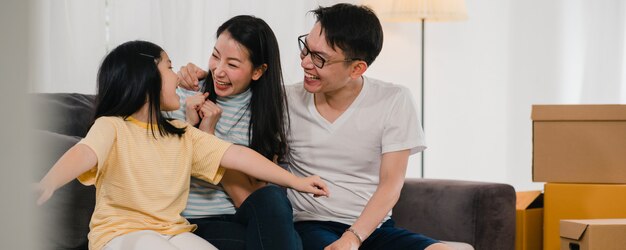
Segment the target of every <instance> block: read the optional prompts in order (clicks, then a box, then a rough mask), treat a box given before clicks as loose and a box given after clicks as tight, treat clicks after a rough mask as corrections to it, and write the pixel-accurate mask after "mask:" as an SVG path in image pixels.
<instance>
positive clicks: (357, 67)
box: [350, 60, 367, 79]
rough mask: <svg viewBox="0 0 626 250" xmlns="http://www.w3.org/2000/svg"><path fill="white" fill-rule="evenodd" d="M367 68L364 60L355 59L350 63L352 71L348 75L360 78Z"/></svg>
mask: <svg viewBox="0 0 626 250" xmlns="http://www.w3.org/2000/svg"><path fill="white" fill-rule="evenodd" d="M366 70H367V63H366V62H365V61H361V60H357V61H354V62H353V63H352V71H351V72H350V77H351V78H352V79H357V78H360V77H361V76H362V75H363V73H365V71H366Z"/></svg>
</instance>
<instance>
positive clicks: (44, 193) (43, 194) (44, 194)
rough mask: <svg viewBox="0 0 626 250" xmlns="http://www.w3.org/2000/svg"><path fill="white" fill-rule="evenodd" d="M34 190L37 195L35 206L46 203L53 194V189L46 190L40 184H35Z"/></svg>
mask: <svg viewBox="0 0 626 250" xmlns="http://www.w3.org/2000/svg"><path fill="white" fill-rule="evenodd" d="M35 190H36V191H37V193H38V194H39V198H38V199H37V205H38V206H41V205H42V204H44V203H46V201H48V200H49V199H50V197H52V195H53V194H54V188H46V187H44V185H42V184H41V183H37V185H36V187H35Z"/></svg>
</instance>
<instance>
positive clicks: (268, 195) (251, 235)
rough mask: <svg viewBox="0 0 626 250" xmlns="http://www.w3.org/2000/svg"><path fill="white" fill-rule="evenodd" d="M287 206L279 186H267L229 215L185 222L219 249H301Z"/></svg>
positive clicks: (286, 200) (288, 206) (288, 205)
mask: <svg viewBox="0 0 626 250" xmlns="http://www.w3.org/2000/svg"><path fill="white" fill-rule="evenodd" d="M292 213H293V212H292V209H291V204H290V203H289V200H288V199H287V196H286V194H285V192H284V190H282V189H281V188H279V187H276V186H273V185H268V186H266V187H263V188H261V189H259V190H257V191H255V192H253V193H252V194H251V195H250V196H248V198H247V199H246V200H245V201H244V202H243V203H242V204H241V207H239V209H237V212H236V213H235V214H233V215H220V216H212V217H207V218H200V219H188V220H189V222H190V223H192V224H197V225H198V229H196V231H195V232H194V233H195V234H197V235H198V236H200V237H202V238H203V239H205V240H207V241H209V242H211V244H213V245H214V246H215V247H217V248H219V249H220V250H235V249H286V250H287V249H288V250H291V249H294V250H298V249H302V242H301V241H300V237H299V236H298V233H297V232H296V231H295V229H294V225H293V214H292Z"/></svg>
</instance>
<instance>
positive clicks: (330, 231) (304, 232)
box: [295, 219, 439, 250]
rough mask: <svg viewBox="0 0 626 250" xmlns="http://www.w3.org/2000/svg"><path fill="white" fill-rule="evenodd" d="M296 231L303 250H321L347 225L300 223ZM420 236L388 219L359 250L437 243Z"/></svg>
mask: <svg viewBox="0 0 626 250" xmlns="http://www.w3.org/2000/svg"><path fill="white" fill-rule="evenodd" d="M295 226H296V230H297V231H298V233H299V234H300V237H301V238H302V245H303V247H304V249H305V250H321V249H324V247H326V246H328V245H330V244H331V243H333V242H335V241H336V240H338V239H339V238H341V235H343V233H344V232H345V231H346V229H347V228H348V227H350V226H349V225H346V224H343V223H339V222H333V221H301V222H296V223H295ZM438 242H439V241H436V240H433V239H431V238H428V237H426V236H424V235H421V234H416V233H413V232H411V231H409V230H406V229H403V228H398V227H395V222H394V221H393V220H392V219H389V220H387V221H385V223H383V224H382V225H381V226H380V228H377V229H376V230H374V232H373V233H372V234H371V235H370V236H369V237H368V238H367V239H365V241H364V242H363V244H362V245H361V247H360V248H359V249H361V250H363V249H365V250H367V249H372V250H375V249H411V250H413V249H425V248H426V247H428V246H430V245H432V244H435V243H438Z"/></svg>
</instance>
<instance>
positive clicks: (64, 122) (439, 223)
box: [31, 93, 515, 250]
mask: <svg viewBox="0 0 626 250" xmlns="http://www.w3.org/2000/svg"><path fill="white" fill-rule="evenodd" d="M31 97H32V102H33V103H34V105H32V107H33V108H34V110H33V112H32V114H34V115H35V116H36V118H37V119H36V122H35V124H34V127H35V132H34V134H35V136H34V137H35V138H36V141H35V143H34V145H36V147H35V149H34V150H35V151H34V152H40V157H38V160H39V161H38V162H37V167H36V168H35V170H36V171H35V176H34V178H35V179H36V180H39V179H40V178H41V177H43V175H45V173H46V172H47V171H48V169H49V168H50V167H51V166H52V165H53V164H54V162H55V161H56V160H57V159H58V158H59V157H60V156H61V155H62V154H63V153H64V152H65V151H66V150H67V149H68V148H69V147H71V146H72V145H74V144H75V143H76V142H78V140H80V138H81V137H83V136H85V134H86V133H87V131H88V130H89V126H90V124H91V121H92V119H93V113H94V111H93V104H94V96H93V95H83V94H67V93H57V94H47V93H46V94H44V93H38V94H32V95H31ZM94 191H95V189H94V187H93V186H89V187H86V186H83V185H81V184H80V183H78V182H77V181H76V180H74V181H72V182H71V183H70V184H68V185H66V186H64V187H62V188H61V189H59V190H58V191H57V192H56V193H55V197H53V199H51V200H50V201H49V202H48V203H46V204H45V205H43V206H42V207H40V208H39V210H41V211H40V213H39V214H40V217H41V218H40V219H41V221H42V226H41V227H40V231H41V232H40V233H42V234H43V235H44V238H45V241H46V245H48V246H50V249H87V233H88V231H89V220H90V217H91V213H92V212H93V206H94V204H95V197H94ZM393 218H394V219H395V220H396V222H397V225H398V226H400V227H404V228H407V229H409V230H412V231H415V232H419V233H423V234H426V235H428V236H431V237H433V238H436V239H440V240H445V241H457V242H466V243H469V244H470V245H472V246H473V247H474V248H475V249H478V250H488V249H494V250H508V249H514V244H515V243H514V237H515V192H514V190H513V187H511V186H510V185H507V184H497V183H484V182H470V181H458V180H434V179H407V180H406V183H405V185H404V188H403V190H402V194H401V196H400V200H399V202H398V204H397V205H396V206H395V208H394V210H393Z"/></svg>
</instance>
